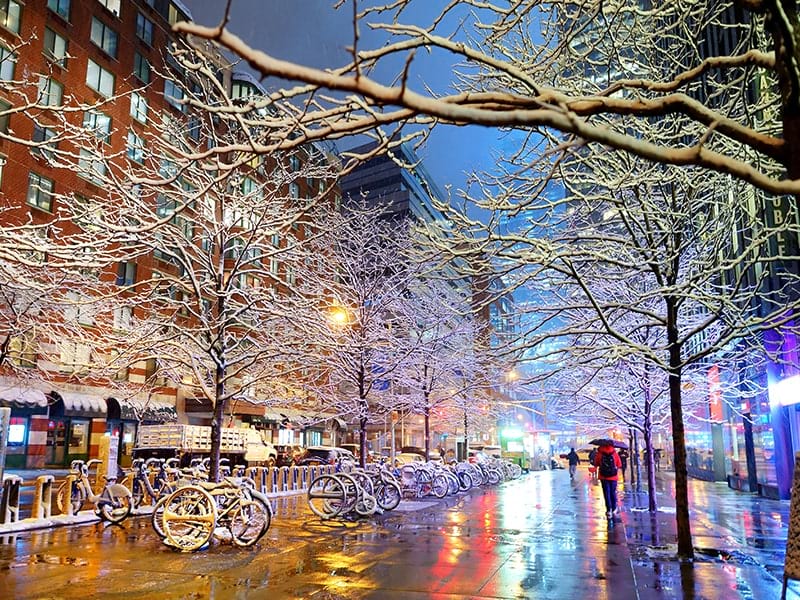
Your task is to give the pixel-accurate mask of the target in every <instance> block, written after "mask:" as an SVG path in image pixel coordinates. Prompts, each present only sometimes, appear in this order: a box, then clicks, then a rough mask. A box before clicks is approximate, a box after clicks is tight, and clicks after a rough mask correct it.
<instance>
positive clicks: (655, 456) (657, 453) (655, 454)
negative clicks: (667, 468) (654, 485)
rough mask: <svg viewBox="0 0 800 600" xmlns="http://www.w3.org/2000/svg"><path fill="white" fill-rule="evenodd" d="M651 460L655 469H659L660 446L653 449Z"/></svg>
mask: <svg viewBox="0 0 800 600" xmlns="http://www.w3.org/2000/svg"><path fill="white" fill-rule="evenodd" d="M653 462H655V465H656V471H660V470H661V448H656V449H655V450H654V451H653Z"/></svg>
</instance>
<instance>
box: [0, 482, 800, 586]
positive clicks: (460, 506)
mask: <svg viewBox="0 0 800 600" xmlns="http://www.w3.org/2000/svg"><path fill="white" fill-rule="evenodd" d="M672 494H673V488H672V480H671V478H670V477H669V476H666V477H664V478H662V479H660V480H659V501H660V502H661V503H662V504H663V505H664V508H663V509H662V510H660V511H659V512H658V513H656V514H655V515H652V516H651V515H650V514H649V513H648V512H647V511H646V510H641V509H639V508H638V506H639V505H640V504H641V505H646V495H644V494H634V493H630V492H629V491H628V492H625V493H624V498H623V506H624V511H623V513H622V515H621V518H620V519H618V520H617V521H615V522H608V521H607V520H606V518H605V515H604V512H603V511H604V509H603V506H602V494H601V491H600V488H599V486H597V485H596V483H595V482H592V481H591V480H589V479H588V477H587V476H586V471H580V472H579V475H578V477H577V478H576V480H575V481H574V482H571V481H570V479H569V476H568V474H567V473H566V471H552V472H551V471H544V472H535V473H531V474H530V475H527V476H523V478H521V479H520V480H518V481H513V482H508V483H505V484H502V485H500V486H498V487H496V488H489V489H479V490H473V491H471V492H469V493H467V494H464V495H461V496H458V497H456V498H448V499H445V500H439V501H436V500H423V501H417V502H412V501H408V502H406V501H404V502H403V503H402V504H401V506H400V507H399V508H398V509H397V510H395V511H392V512H390V513H387V514H385V515H382V516H380V517H373V518H370V519H366V520H362V521H358V522H341V521H336V522H321V521H320V520H319V519H317V518H316V517H314V516H313V515H312V514H311V513H310V512H309V511H308V508H307V506H306V501H305V498H304V496H293V497H289V498H279V499H275V500H274V505H275V508H276V515H275V519H274V521H273V525H272V527H271V528H270V530H269V531H268V532H267V535H266V536H265V538H264V539H263V540H262V541H261V542H259V544H258V545H257V546H256V547H255V548H251V549H241V548H237V547H234V546H232V545H230V544H228V543H224V542H219V541H217V542H214V543H213V544H212V545H210V546H209V547H208V548H206V549H204V550H202V551H200V552H196V553H193V554H180V553H178V552H175V551H173V550H170V549H169V548H167V547H166V546H164V545H162V544H161V542H160V540H159V539H158V537H157V536H156V535H155V533H153V531H152V529H151V526H150V521H149V519H148V518H136V519H132V520H129V521H128V522H126V523H124V524H123V525H122V526H106V525H102V524H97V525H91V526H83V527H66V528H60V529H49V530H43V531H39V532H27V533H20V534H18V535H16V536H5V538H0V598H15V599H28V598H64V599H67V598H70V599H71V598H81V599H83V598H100V597H103V598H126V599H127V598H137V599H139V598H159V599H160V598H276V599H280V598H314V599H321V600H338V599H365V598H371V599H372V598H374V599H388V600H393V599H400V598H402V599H411V600H414V599H418V598H419V599H421V598H431V599H441V600H444V599H464V598H476V599H481V598H486V599H489V598H491V599H501V598H502V599H512V598H546V599H560V598H565V599H570V600H571V599H581V598H597V599H604V598H605V599H611V598H613V599H614V600H627V599H629V598H631V599H632V598H642V599H649V598H697V599H704V598H709V599H716V598H725V599H728V598H753V599H755V600H760V599H772V598H779V597H780V590H781V577H782V572H783V549H784V547H785V543H786V533H787V528H788V508H789V503H788V502H780V501H774V500H765V499H762V498H756V497H753V496H750V495H747V494H742V493H737V492H733V491H731V490H729V489H728V488H727V487H725V486H724V485H720V484H712V483H707V482H701V481H692V482H691V495H692V506H693V509H692V519H693V533H694V535H695V545H696V546H697V547H700V548H704V549H708V552H703V553H700V554H698V558H697V559H696V560H695V561H693V562H680V561H678V560H677V559H676V558H675V534H674V530H675V526H674V510H671V509H670V505H671V496H672ZM793 583H794V582H793ZM796 589H800V586H797V585H792V586H791V588H790V593H789V595H788V597H789V598H792V599H794V600H797V599H800V595H798V594H797V593H795V592H794V590H796Z"/></svg>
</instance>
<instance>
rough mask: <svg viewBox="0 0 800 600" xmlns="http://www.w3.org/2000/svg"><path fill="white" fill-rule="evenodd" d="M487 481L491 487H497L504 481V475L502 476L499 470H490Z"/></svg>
mask: <svg viewBox="0 0 800 600" xmlns="http://www.w3.org/2000/svg"><path fill="white" fill-rule="evenodd" d="M486 479H487V480H488V482H489V485H497V484H498V483H500V481H501V480H502V479H503V477H502V475H500V471H498V470H497V469H489V471H488V473H487V474H486Z"/></svg>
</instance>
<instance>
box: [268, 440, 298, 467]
mask: <svg viewBox="0 0 800 600" xmlns="http://www.w3.org/2000/svg"><path fill="white" fill-rule="evenodd" d="M275 450H276V451H277V453H278V459H277V462H276V465H277V466H279V467H291V466H292V465H293V464H294V461H295V459H297V458H298V457H299V456H300V455H301V454H302V453H303V447H302V446H296V445H292V444H278V445H277V446H275Z"/></svg>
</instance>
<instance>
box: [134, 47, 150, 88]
mask: <svg viewBox="0 0 800 600" xmlns="http://www.w3.org/2000/svg"><path fill="white" fill-rule="evenodd" d="M133 74H134V75H135V76H136V78H137V79H138V80H139V81H141V82H142V83H150V63H149V62H148V61H147V59H146V58H145V57H144V56H142V55H141V54H139V53H138V52H137V53H136V54H135V55H134V57H133Z"/></svg>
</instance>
